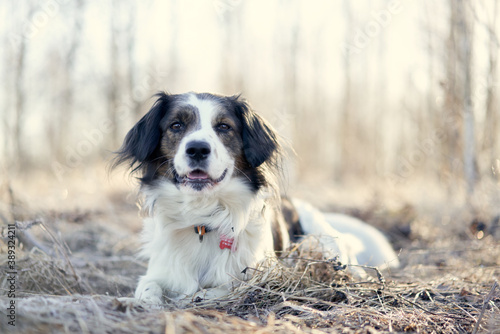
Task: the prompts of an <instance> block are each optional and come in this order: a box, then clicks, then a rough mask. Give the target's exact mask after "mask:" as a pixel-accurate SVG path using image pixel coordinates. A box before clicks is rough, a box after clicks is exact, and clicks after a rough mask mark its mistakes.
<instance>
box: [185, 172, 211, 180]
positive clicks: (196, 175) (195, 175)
mask: <svg viewBox="0 0 500 334" xmlns="http://www.w3.org/2000/svg"><path fill="white" fill-rule="evenodd" d="M188 178H189V179H191V180H206V179H208V174H207V173H205V172H203V171H201V170H194V171H192V172H191V173H189V174H188Z"/></svg>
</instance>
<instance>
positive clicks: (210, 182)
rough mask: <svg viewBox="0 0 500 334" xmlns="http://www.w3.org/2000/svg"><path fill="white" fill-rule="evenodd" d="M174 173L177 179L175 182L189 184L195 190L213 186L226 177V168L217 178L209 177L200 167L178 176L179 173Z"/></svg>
mask: <svg viewBox="0 0 500 334" xmlns="http://www.w3.org/2000/svg"><path fill="white" fill-rule="evenodd" d="M174 173H175V180H176V181H177V183H179V184H181V185H184V186H190V187H192V188H193V189H195V190H202V189H204V188H206V187H207V186H211V187H213V186H215V185H217V184H218V183H220V182H222V180H224V178H225V177H226V174H227V169H226V170H224V172H223V173H222V175H221V176H220V177H218V178H217V179H213V178H211V177H210V175H208V173H207V172H205V171H203V170H201V169H195V170H192V171H191V172H189V173H187V174H186V175H184V176H180V175H179V174H177V172H174Z"/></svg>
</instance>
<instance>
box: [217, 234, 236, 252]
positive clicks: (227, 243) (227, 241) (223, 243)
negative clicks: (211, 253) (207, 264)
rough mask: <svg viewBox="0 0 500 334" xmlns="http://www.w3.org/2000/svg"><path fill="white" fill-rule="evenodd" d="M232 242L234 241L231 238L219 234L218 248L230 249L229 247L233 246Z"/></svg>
mask: <svg viewBox="0 0 500 334" xmlns="http://www.w3.org/2000/svg"><path fill="white" fill-rule="evenodd" d="M233 242H234V239H233V238H227V237H226V236H225V235H221V236H220V244H219V247H220V249H224V248H228V249H231V247H232V246H233Z"/></svg>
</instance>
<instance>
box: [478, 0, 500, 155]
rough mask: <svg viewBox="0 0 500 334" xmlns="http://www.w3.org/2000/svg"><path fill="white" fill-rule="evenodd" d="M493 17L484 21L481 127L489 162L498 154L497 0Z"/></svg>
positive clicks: (484, 149) (483, 143)
mask: <svg viewBox="0 0 500 334" xmlns="http://www.w3.org/2000/svg"><path fill="white" fill-rule="evenodd" d="M493 7H494V8H493V13H492V15H493V18H492V20H491V21H490V22H487V23H486V29H487V32H488V36H489V41H488V79H487V82H486V83H484V84H486V87H487V88H486V117H485V119H486V121H485V122H484V128H483V142H482V149H483V151H489V158H490V163H491V162H493V161H494V159H495V158H496V157H497V154H498V101H497V96H496V94H495V87H496V85H497V84H498V65H497V64H498V47H499V46H500V43H499V41H498V35H497V34H496V25H497V17H498V0H494V6H493Z"/></svg>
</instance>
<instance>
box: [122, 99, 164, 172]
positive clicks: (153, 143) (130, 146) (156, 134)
mask: <svg viewBox="0 0 500 334" xmlns="http://www.w3.org/2000/svg"><path fill="white" fill-rule="evenodd" d="M156 96H158V99H157V100H156V102H155V103H154V105H153V106H152V107H151V109H150V110H149V111H148V113H147V114H146V115H144V116H143V117H142V118H141V119H140V120H139V122H137V124H136V125H134V127H133V128H132V129H131V130H130V131H129V132H128V133H127V136H126V137H125V140H124V142H123V144H122V146H121V148H120V150H118V152H116V154H117V158H116V159H115V161H114V163H113V166H114V167H116V166H118V165H120V164H122V163H125V162H129V163H130V167H131V168H132V167H134V166H135V168H134V170H136V169H138V168H140V167H141V166H143V165H144V163H147V162H150V161H151V160H153V159H154V158H155V157H154V153H155V151H156V150H157V148H158V146H159V145H160V140H161V134H162V129H161V127H160V123H161V120H162V119H163V117H165V114H166V112H167V110H168V104H169V102H170V95H168V94H166V93H158V94H157V95H156Z"/></svg>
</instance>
